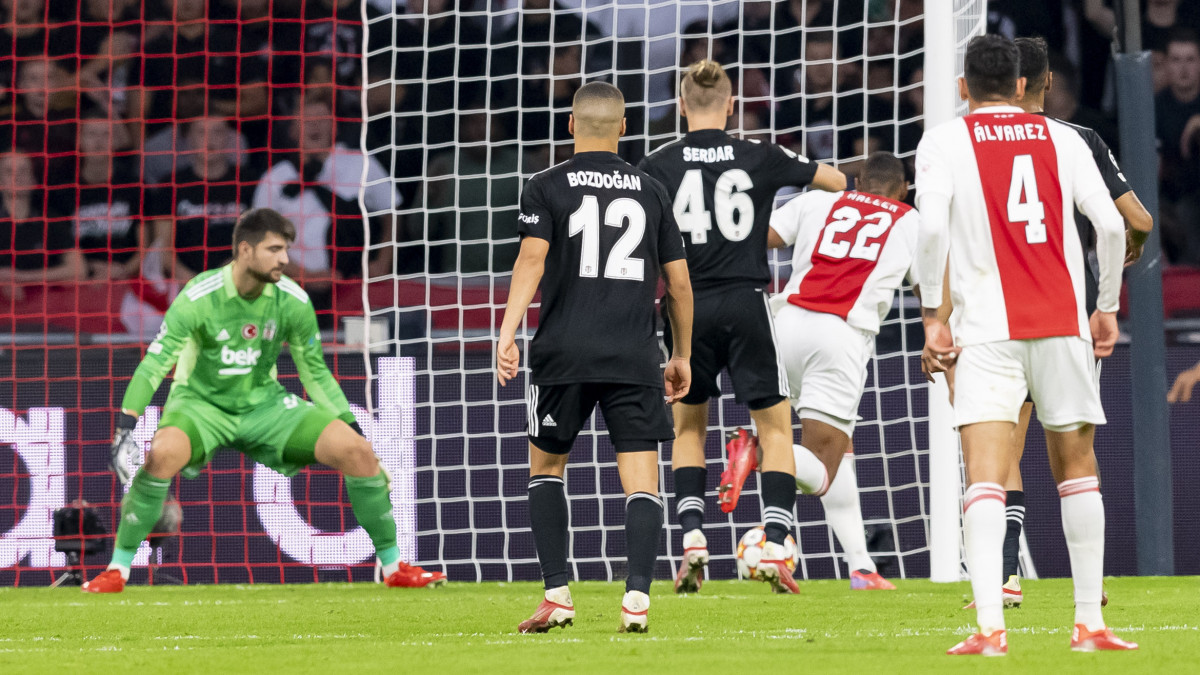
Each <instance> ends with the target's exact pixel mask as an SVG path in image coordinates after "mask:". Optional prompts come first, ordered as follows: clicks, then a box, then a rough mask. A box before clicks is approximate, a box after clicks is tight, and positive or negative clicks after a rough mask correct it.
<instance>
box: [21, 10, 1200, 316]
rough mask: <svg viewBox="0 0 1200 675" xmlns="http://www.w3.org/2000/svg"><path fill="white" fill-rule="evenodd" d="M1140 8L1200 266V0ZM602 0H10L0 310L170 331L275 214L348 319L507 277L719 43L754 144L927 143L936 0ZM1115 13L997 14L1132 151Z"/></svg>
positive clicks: (829, 150)
mask: <svg viewBox="0 0 1200 675" xmlns="http://www.w3.org/2000/svg"><path fill="white" fill-rule="evenodd" d="M1142 4H1143V22H1144V23H1143V36H1144V42H1145V47H1146V48H1147V49H1149V50H1151V51H1152V54H1153V58H1154V73H1155V77H1154V86H1155V90H1156V92H1157V99H1156V106H1157V120H1156V131H1157V137H1158V140H1159V150H1160V155H1161V158H1162V164H1161V178H1162V181H1161V183H1162V194H1161V197H1162V201H1161V216H1160V222H1161V224H1162V235H1163V243H1164V251H1165V255H1166V257H1167V259H1168V260H1169V261H1170V262H1172V263H1177V264H1188V265H1200V38H1197V31H1198V30H1200V3H1197V2H1182V1H1181V0H1144V1H1143V3H1142ZM579 5H580V2H579V1H578V0H575V1H574V2H571V1H569V0H560V1H559V2H553V1H552V0H459V1H457V2H454V1H452V0H396V2H395V4H394V5H393V2H392V0H369V2H368V3H367V4H365V5H363V4H362V3H361V2H360V0H145V1H144V2H143V1H142V0H80V1H79V2H77V3H72V2H58V1H51V0H0V13H2V15H0V22H2V23H0V43H2V44H3V45H4V46H3V47H2V48H0V240H2V241H4V242H5V250H3V251H0V314H3V315H21V314H22V312H23V310H22V308H23V307H24V308H25V309H28V307H29V306H32V305H36V304H38V303H42V305H41V306H43V307H44V308H43V313H46V312H51V313H52V312H53V308H51V307H49V304H47V303H48V301H46V300H45V299H44V297H43V296H44V295H45V291H46V289H47V288H51V287H54V286H56V285H65V284H68V283H69V282H71V281H87V282H88V283H86V284H78V285H79V286H96V287H105V285H107V286H113V287H117V288H119V289H120V291H119V292H117V293H110V294H109V296H106V300H105V302H109V303H111V305H112V307H114V308H116V307H119V308H120V311H119V314H120V316H122V317H124V318H123V319H122V321H121V322H120V323H121V325H120V326H115V330H121V329H122V328H123V329H124V330H127V331H129V332H132V333H136V334H146V333H147V332H150V333H152V332H153V330H154V329H155V328H156V327H157V316H158V315H157V312H160V311H161V310H162V309H163V308H165V306H166V303H167V302H168V301H169V299H170V297H171V294H172V293H174V292H176V291H177V289H178V287H179V285H180V284H181V283H183V282H186V281H187V280H188V279H189V278H191V277H192V276H194V275H195V274H197V273H198V272H200V271H203V270H205V269H209V268H212V267H214V266H217V265H221V264H223V263H224V262H226V261H228V260H229V258H230V255H231V251H230V234H231V232H232V227H233V223H234V220H235V219H236V217H237V215H238V214H239V213H240V212H241V211H243V210H245V209H247V208H250V207H256V206H266V207H271V208H274V209H277V210H279V211H281V212H282V213H284V214H285V215H287V216H288V217H290V218H291V219H292V220H293V221H295V223H296V225H297V233H298V237H297V241H296V244H295V248H294V250H293V254H292V263H291V266H290V269H289V270H288V273H289V274H290V275H292V276H293V277H295V278H296V279H297V280H299V281H300V283H301V284H303V285H304V286H305V287H306V288H307V289H308V290H309V292H310V294H311V295H312V297H313V298H314V302H315V303H316V304H317V306H318V309H319V310H320V313H322V315H323V316H324V320H325V321H326V322H328V320H329V318H328V317H329V315H330V311H331V310H332V309H333V308H335V307H339V306H341V305H340V304H339V303H340V300H339V292H338V289H339V288H342V287H353V289H352V292H350V293H349V295H350V296H354V297H356V298H357V297H358V296H360V295H361V293H360V288H361V281H359V279H360V278H361V277H362V276H363V274H364V270H365V273H366V274H367V275H368V276H370V277H386V276H389V275H392V274H398V275H402V276H403V275H429V276H431V277H435V278H436V277H438V276H439V275H440V276H444V277H445V278H455V279H469V278H471V277H474V276H479V277H486V276H488V274H489V272H491V271H495V272H505V271H507V270H508V269H510V268H511V262H512V259H513V257H514V256H515V252H516V241H515V237H516V219H515V212H516V202H517V197H518V195H519V189H520V185H521V182H522V180H523V178H525V177H527V176H528V175H530V174H532V173H534V172H536V171H539V170H541V169H543V168H545V167H547V166H549V165H551V164H552V163H554V162H556V161H560V160H562V159H563V158H564V157H566V156H567V155H569V152H570V139H569V135H568V133H567V115H568V113H569V107H570V101H571V97H572V96H573V94H574V92H575V90H576V89H578V88H579V86H581V85H582V84H583V82H585V81H587V80H589V79H594V78H603V79H609V80H613V81H615V83H616V84H617V85H618V86H619V87H621V88H622V90H623V91H624V92H625V94H626V97H627V102H628V118H629V130H630V138H629V140H627V141H626V142H624V143H623V144H622V149H621V152H622V154H623V155H624V156H625V157H626V158H627V159H629V160H630V161H637V160H638V159H639V158H640V156H641V155H643V154H644V153H645V152H647V151H649V150H652V149H653V148H654V147H656V146H657V145H659V144H661V143H663V142H666V141H668V140H670V139H672V138H674V137H675V136H676V134H677V133H678V132H679V131H680V130H681V129H686V127H685V125H684V124H683V123H682V121H681V119H680V118H679V117H678V114H677V111H676V109H675V104H674V95H675V90H674V87H675V81H676V79H677V77H676V73H677V72H678V70H677V69H678V68H680V67H686V66H687V65H688V64H689V63H691V62H693V61H695V60H697V59H700V58H705V57H711V58H714V59H716V60H718V61H720V62H722V63H725V64H731V65H730V67H729V71H730V73H731V75H732V76H733V77H734V79H735V87H736V92H737V93H738V95H739V97H740V103H739V105H738V106H737V110H736V114H735V115H734V117H732V118H731V120H730V128H731V129H732V130H735V131H736V132H737V133H739V134H742V135H745V136H748V137H753V138H761V139H764V140H773V141H775V142H779V143H781V144H784V145H787V146H788V147H790V148H792V149H793V150H795V151H797V152H801V153H804V154H805V155H807V156H809V157H811V158H814V159H819V160H835V161H838V162H839V163H840V164H841V165H842V166H843V168H846V169H848V170H849V171H851V172H852V171H853V165H854V160H855V159H857V158H861V157H865V155H866V154H867V153H868V152H870V151H873V150H876V149H887V150H893V151H895V152H898V153H902V154H905V153H907V154H911V153H912V152H913V151H914V150H915V148H916V144H917V142H918V141H919V139H920V136H921V133H922V127H921V112H922V103H923V99H922V94H923V91H922V87H921V83H922V78H923V73H922V53H921V48H922V46H923V45H922V37H923V31H922V25H921V20H920V14H921V11H922V5H923V3H922V2H921V1H920V0H870V1H863V0H838V1H836V2H835V1H834V0H776V1H773V2H772V1H753V0H747V1H745V2H715V3H711V4H708V5H705V4H704V3H696V4H685V5H676V4H675V3H654V4H650V3H648V4H647V5H645V6H637V5H636V4H633V3H622V2H618V3H608V4H604V3H588V12H587V14H586V15H585V14H584V13H583V12H582V11H581V10H580V9H579ZM593 5H598V6H599V7H600V8H601V9H600V11H597V10H595V8H594V7H593ZM1112 5H1113V3H1112V2H1111V0H1047V1H1045V2H1027V1H1025V0H991V1H990V2H989V3H988V6H989V15H988V27H989V30H990V31H993V32H1000V33H1003V34H1006V35H1009V36H1020V35H1042V36H1043V37H1045V38H1046V40H1047V42H1048V43H1049V45H1050V47H1051V49H1052V50H1053V52H1054V54H1053V57H1052V60H1051V68H1052V70H1053V72H1054V86H1053V88H1052V90H1051V92H1050V94H1049V96H1048V97H1047V101H1046V104H1047V112H1048V113H1049V114H1050V115H1053V116H1055V117H1059V118H1061V119H1064V120H1067V121H1070V122H1074V123H1077V124H1082V125H1086V126H1090V127H1093V128H1095V129H1096V130H1097V131H1098V132H1100V134H1101V136H1103V137H1104V138H1105V140H1107V141H1108V142H1109V144H1110V145H1111V146H1112V147H1113V149H1114V151H1115V152H1116V153H1117V155H1118V157H1119V155H1120V146H1119V142H1118V140H1119V139H1118V138H1117V133H1116V124H1115V118H1114V115H1113V113H1114V110H1115V108H1116V105H1115V92H1114V87H1113V80H1112V72H1111V71H1112V68H1111V67H1110V60H1109V54H1110V51H1111V42H1112V38H1111V36H1112V34H1113V30H1114V27H1115V23H1116V21H1115V15H1114V10H1113V7H1112ZM605 7H607V9H605ZM517 10H520V11H517ZM1084 66H1086V67H1084ZM360 147H365V148H368V149H369V150H368V152H366V153H364V152H362V151H360V149H359V148H360ZM364 179H365V185H366V189H365V190H364V191H363V192H362V196H361V199H360V185H362V184H363V181H364ZM364 213H365V214H367V215H366V216H364ZM364 217H365V218H366V222H365V223H364ZM364 247H365V248H366V249H367V256H366V265H365V266H364V264H363V262H364V256H363V250H364ZM92 282H95V283H94V284H93V283H92ZM91 292H98V291H96V290H95V288H93V289H92V291H91ZM39 294H41V295H39ZM39 298H41V299H39ZM394 300H395V301H396V302H404V301H405V300H404V299H403V298H395V299H394ZM420 300H421V299H420V298H415V299H412V302H420ZM76 302H83V301H82V300H78V296H77V299H76ZM115 311H116V310H114V312H115ZM27 313H28V312H26V314H27ZM97 313H101V312H99V310H97ZM114 325H115V324H114Z"/></svg>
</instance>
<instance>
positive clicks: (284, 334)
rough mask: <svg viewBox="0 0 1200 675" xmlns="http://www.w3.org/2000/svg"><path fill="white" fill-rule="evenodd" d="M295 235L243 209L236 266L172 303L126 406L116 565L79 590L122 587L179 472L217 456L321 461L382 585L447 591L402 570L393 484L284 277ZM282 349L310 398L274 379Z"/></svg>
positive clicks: (297, 465)
mask: <svg viewBox="0 0 1200 675" xmlns="http://www.w3.org/2000/svg"><path fill="white" fill-rule="evenodd" d="M295 238H296V230H295V227H294V226H293V225H292V223H291V222H290V221H289V220H287V219H286V218H284V217H283V216H282V215H280V214H279V213H277V212H275V211H271V210H269V209H252V210H250V211H247V212H245V213H244V214H242V216H241V217H240V218H239V219H238V221H237V224H236V225H235V226H234V230H233V254H234V258H233V262H231V263H229V264H228V265H226V266H224V267H221V268H220V269H216V270H209V271H208V272H205V273H203V274H200V275H197V276H196V277H195V278H194V279H192V280H191V281H190V282H189V283H188V284H187V285H186V286H184V288H183V290H182V291H180V293H179V297H177V298H175V300H174V302H172V303H171V306H170V308H169V309H168V310H167V313H166V316H165V317H164V319H163V324H162V328H160V329H159V331H158V336H157V337H156V338H155V339H154V342H151V343H150V346H149V348H147V350H146V356H145V358H143V359H142V362H141V364H140V365H139V366H138V368H137V371H136V372H135V373H134V374H133V378H132V379H131V380H130V382H129V388H128V389H126V390H125V398H124V400H123V401H122V402H121V412H120V414H119V415H118V421H117V429H116V433H115V435H114V437H113V444H112V469H113V471H114V472H115V473H116V474H117V478H118V480H120V481H121V483H122V484H127V485H129V492H128V494H126V496H125V499H124V500H123V501H122V502H121V522H120V524H119V525H118V527H117V542H116V549H115V550H114V552H113V558H112V562H111V563H110V564H109V566H108V569H107V570H105V571H104V572H102V573H101V574H100V575H98V576H97V577H95V578H94V579H92V580H91V581H89V582H87V583H85V584H84V585H83V590H84V591H86V592H91V593H117V592H120V591H121V590H123V589H124V588H125V582H126V581H127V580H128V579H129V568H130V565H131V564H132V563H133V557H134V554H135V553H136V551H137V549H138V546H140V545H141V543H142V540H143V539H145V538H146V536H147V535H148V534H150V529H151V528H152V527H153V526H154V524H155V523H156V522H157V521H158V519H159V516H160V515H161V514H162V510H163V502H164V500H166V498H167V491H168V489H169V488H170V485H171V479H172V478H174V477H175V475H176V474H178V473H180V472H182V473H183V475H184V476H185V477H188V478H192V477H195V476H196V475H198V474H199V472H200V470H201V469H203V468H204V465H205V464H207V463H208V461H209V460H210V459H212V456H213V454H214V453H215V452H216V451H217V449H219V448H222V447H233V448H236V449H237V450H239V451H241V452H242V453H244V454H245V455H247V456H248V457H250V458H252V459H253V460H254V461H256V462H259V463H260V464H264V465H266V466H268V467H270V468H272V469H274V470H276V471H278V472H280V473H282V474H284V475H285V476H291V475H294V474H296V473H297V472H299V471H300V469H301V468H302V467H304V466H306V465H308V464H313V463H317V462H319V463H321V464H324V465H326V466H329V467H332V468H334V469H336V470H338V471H340V472H341V473H342V474H343V476H345V480H346V492H347V494H349V496H350V505H351V507H352V508H353V510H354V516H355V518H357V519H358V522H359V524H360V525H362V526H363V528H364V529H365V530H366V531H367V534H368V535H369V536H370V538H371V542H372V543H373V544H374V545H375V552H376V555H377V556H378V559H379V564H380V565H381V566H382V567H383V577H384V579H385V580H386V583H387V585H388V586H403V587H419V586H434V585H440V584H442V583H445V581H446V575H445V574H442V573H441V572H426V571H425V570H423V569H421V568H419V567H415V566H411V565H407V564H405V563H403V562H401V561H400V550H399V549H398V548H397V547H396V521H395V519H394V518H393V517H392V502H391V498H390V495H389V485H388V484H389V482H390V480H389V477H388V475H387V473H386V472H385V471H384V470H383V465H382V464H381V463H380V462H379V458H378V457H376V456H375V453H374V451H373V450H372V449H371V444H370V443H369V442H368V441H367V440H366V438H364V437H363V435H362V430H361V429H360V428H359V426H358V423H357V422H355V420H354V415H353V413H351V412H350V405H349V404H348V403H347V402H346V396H345V395H344V394H343V393H342V390H341V388H339V387H338V385H337V383H336V382H335V381H334V379H333V375H332V374H331V373H330V372H329V369H328V368H327V367H326V366H325V359H324V357H323V355H322V352H321V341H320V333H319V331H318V329H317V317H316V313H315V312H314V311H313V306H312V303H311V302H309V299H308V295H307V294H306V293H305V292H304V291H303V290H302V289H301V288H300V286H298V285H297V284H296V282H294V281H292V280H291V279H289V278H287V277H285V276H283V268H284V266H285V265H286V264H287V262H288V252H287V251H288V245H289V244H290V243H291V242H292V241H294V240H295ZM285 342H286V343H287V344H288V346H289V348H290V349H291V354H292V359H293V360H294V361H295V362H296V368H297V370H299V373H300V380H301V382H303V383H304V389H305V391H306V392H308V396H309V398H310V399H312V400H311V401H306V400H304V399H301V398H299V397H297V396H295V395H294V394H289V393H288V392H287V391H286V390H285V389H284V388H283V386H282V385H280V384H279V382H278V381H277V380H276V379H275V361H276V359H278V358H279V352H280V349H281V348H282V346H283V343H285ZM172 367H174V368H175V380H174V384H172V385H171V393H170V395H169V396H168V397H167V403H166V405H165V406H164V407H163V413H162V419H161V420H160V421H159V424H158V430H157V431H156V432H155V434H154V439H153V441H152V442H151V445H150V452H149V454H148V455H147V457H146V463H145V465H144V466H143V467H142V468H141V469H140V470H139V471H138V472H137V473H136V474H134V475H133V477H132V478H133V480H132V484H130V470H129V466H130V461H131V460H134V461H136V460H137V457H138V454H139V453H138V447H137V442H136V441H134V439H133V437H132V432H133V429H134V427H135V426H136V425H137V421H138V417H139V416H140V415H141V414H142V411H143V410H144V409H145V407H146V405H147V404H148V403H149V402H150V399H151V397H152V396H153V395H154V392H155V391H156V390H157V389H158V385H159V384H160V383H161V382H162V380H163V378H164V377H166V375H167V374H168V373H169V372H170V371H171V368H172Z"/></svg>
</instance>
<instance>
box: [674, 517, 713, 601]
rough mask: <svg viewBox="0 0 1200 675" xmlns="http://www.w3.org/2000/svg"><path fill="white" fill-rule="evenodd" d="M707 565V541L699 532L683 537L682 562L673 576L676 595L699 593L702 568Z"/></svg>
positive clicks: (702, 579)
mask: <svg viewBox="0 0 1200 675" xmlns="http://www.w3.org/2000/svg"><path fill="white" fill-rule="evenodd" d="M706 565H708V541H707V540H706V539H705V538H704V534H703V533H701V532H700V530H693V531H692V532H688V533H687V534H685V535H683V560H681V561H680V562H679V572H678V573H677V574H676V575H675V592H676V593H699V592H700V586H702V585H703V584H704V567H705V566H706Z"/></svg>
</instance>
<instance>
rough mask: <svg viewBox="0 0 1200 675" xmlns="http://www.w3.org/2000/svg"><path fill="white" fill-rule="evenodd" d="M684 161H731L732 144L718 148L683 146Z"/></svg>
mask: <svg viewBox="0 0 1200 675" xmlns="http://www.w3.org/2000/svg"><path fill="white" fill-rule="evenodd" d="M683 161H685V162H732V161H733V146H732V145H722V146H721V147H719V148H689V147H684V148H683Z"/></svg>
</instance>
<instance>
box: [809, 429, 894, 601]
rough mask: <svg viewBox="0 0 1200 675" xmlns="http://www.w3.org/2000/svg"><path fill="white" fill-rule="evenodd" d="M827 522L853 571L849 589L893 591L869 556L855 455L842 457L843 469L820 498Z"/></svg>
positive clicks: (849, 454)
mask: <svg viewBox="0 0 1200 675" xmlns="http://www.w3.org/2000/svg"><path fill="white" fill-rule="evenodd" d="M821 505H822V506H824V507H825V519H826V520H827V521H829V527H830V529H832V530H833V534H834V535H835V536H836V537H837V539H838V543H840V544H841V545H842V551H843V552H844V553H845V555H846V564H847V565H848V566H849V568H850V588H851V590H856V591H894V590H896V587H895V586H893V585H892V583H891V582H889V581H888V580H887V579H884V578H883V577H881V576H879V571H878V570H877V569H876V568H875V561H874V560H872V559H871V555H870V554H869V553H868V552H867V535H866V531H865V528H864V527H863V518H862V506H861V505H860V504H859V503H858V476H857V472H856V470H855V468H854V453H853V452H847V453H845V454H844V455H842V463H841V467H840V468H839V469H838V472H837V475H836V476H834V479H833V480H832V481H831V482H830V484H829V490H828V491H826V492H825V494H824V495H823V496H822V497H821Z"/></svg>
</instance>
